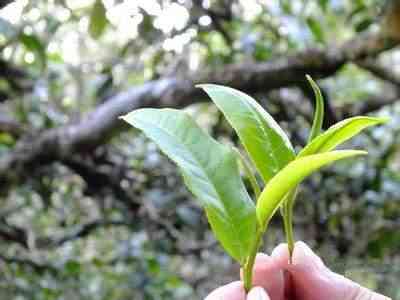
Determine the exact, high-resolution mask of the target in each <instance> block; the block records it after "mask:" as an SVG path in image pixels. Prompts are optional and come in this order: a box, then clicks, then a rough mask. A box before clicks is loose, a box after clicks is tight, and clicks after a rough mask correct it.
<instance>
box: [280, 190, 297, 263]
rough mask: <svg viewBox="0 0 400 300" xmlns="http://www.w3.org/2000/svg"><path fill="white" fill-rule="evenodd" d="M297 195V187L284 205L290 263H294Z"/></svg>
mask: <svg viewBox="0 0 400 300" xmlns="http://www.w3.org/2000/svg"><path fill="white" fill-rule="evenodd" d="M296 195H297V187H296V188H294V189H292V190H291V191H290V192H289V193H288V194H287V195H286V199H285V200H284V203H283V224H284V228H285V235H286V242H287V244H288V249H289V261H290V263H291V262H292V254H293V250H294V232H293V206H294V202H295V199H296Z"/></svg>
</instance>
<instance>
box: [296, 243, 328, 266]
mask: <svg viewBox="0 0 400 300" xmlns="http://www.w3.org/2000/svg"><path fill="white" fill-rule="evenodd" d="M292 263H293V264H292V265H293V266H294V267H295V269H296V270H298V271H300V270H302V271H307V272H319V271H321V270H327V268H326V267H325V265H324V263H323V261H322V259H321V258H320V257H319V256H318V255H316V254H315V253H314V252H313V251H312V250H311V248H310V247H308V246H307V245H306V244H305V243H304V242H301V241H300V242H297V243H296V244H295V247H294V251H293V256H292Z"/></svg>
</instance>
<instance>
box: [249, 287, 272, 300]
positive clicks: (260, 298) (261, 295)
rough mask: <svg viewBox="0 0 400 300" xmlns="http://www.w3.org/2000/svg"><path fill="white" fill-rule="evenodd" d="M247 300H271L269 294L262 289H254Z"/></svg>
mask: <svg viewBox="0 0 400 300" xmlns="http://www.w3.org/2000/svg"><path fill="white" fill-rule="evenodd" d="M246 299H247V300H271V299H270V298H269V296H268V294H267V292H266V291H265V290H264V289H263V288H261V287H254V288H252V289H251V291H250V292H249V293H248V294H247V298H246Z"/></svg>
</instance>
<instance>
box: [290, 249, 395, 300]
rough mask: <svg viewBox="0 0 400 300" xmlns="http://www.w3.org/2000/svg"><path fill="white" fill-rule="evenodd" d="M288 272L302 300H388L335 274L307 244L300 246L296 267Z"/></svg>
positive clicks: (295, 251) (292, 267)
mask: <svg viewBox="0 0 400 300" xmlns="http://www.w3.org/2000/svg"><path fill="white" fill-rule="evenodd" d="M287 269H288V271H289V272H290V274H291V277H292V283H293V288H294V290H295V291H294V292H295V294H296V297H298V298H299V299H325V300H337V299H342V300H349V299H372V300H385V299H388V298H386V297H384V296H381V295H378V294H376V293H374V292H372V291H370V290H368V289H366V288H363V287H361V286H360V285H358V284H357V283H355V282H353V281H351V280H350V279H348V278H345V277H344V276H342V275H339V274H336V273H334V272H332V271H331V270H330V269H328V268H327V267H326V266H325V265H324V263H323V262H322V260H321V258H320V257H319V256H318V255H316V254H315V253H314V252H313V251H312V250H311V249H310V248H309V247H308V246H307V245H306V244H305V243H303V242H297V243H296V245H295V249H294V252H293V257H292V264H289V265H288V267H287Z"/></svg>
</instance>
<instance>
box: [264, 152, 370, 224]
mask: <svg viewBox="0 0 400 300" xmlns="http://www.w3.org/2000/svg"><path fill="white" fill-rule="evenodd" d="M362 154H366V152H364V151H357V150H343V151H332V152H327V153H322V154H314V155H309V156H305V157H301V158H297V159H296V160H294V161H292V162H290V163H289V164H288V165H287V166H286V167H285V168H283V169H282V170H281V171H280V172H279V173H278V174H277V175H275V176H274V178H272V179H271V181H270V182H268V184H267V185H266V187H265V188H264V190H263V192H262V193H261V195H260V197H259V199H258V202H257V217H258V221H259V222H260V223H261V224H263V225H264V226H265V224H267V223H268V222H269V220H270V219H271V218H272V216H273V215H274V213H275V212H276V210H277V209H278V208H279V206H280V204H281V202H282V201H283V200H284V196H285V195H286V194H287V193H288V192H289V191H291V190H293V189H294V188H295V187H296V186H297V185H298V184H299V183H300V182H301V181H302V180H303V179H304V178H306V177H307V176H308V175H310V174H311V173H313V172H314V171H316V170H318V169H319V168H321V167H323V166H326V165H329V164H331V163H333V162H335V161H337V160H340V159H344V158H348V157H352V156H356V155H362Z"/></svg>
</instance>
